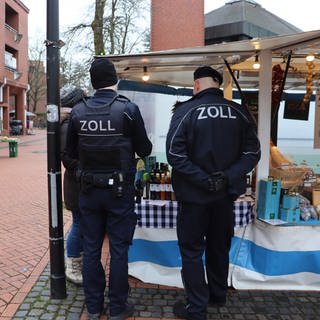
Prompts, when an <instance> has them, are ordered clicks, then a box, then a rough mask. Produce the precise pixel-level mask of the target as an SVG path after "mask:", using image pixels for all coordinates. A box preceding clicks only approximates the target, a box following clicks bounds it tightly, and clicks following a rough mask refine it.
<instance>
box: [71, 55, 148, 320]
mask: <svg viewBox="0 0 320 320" xmlns="http://www.w3.org/2000/svg"><path fill="white" fill-rule="evenodd" d="M90 77H91V83H92V86H93V88H94V89H95V90H96V91H95V94H94V96H92V97H90V98H88V99H86V100H84V102H82V103H80V104H78V105H77V106H75V107H74V108H73V109H72V113H71V119H70V122H69V127H68V135H67V146H66V150H67V152H68V154H69V155H70V157H71V158H73V159H79V169H78V179H79V181H80V187H81V191H80V195H79V208H80V227H81V232H82V235H83V250H84V255H83V288H84V293H85V303H86V307H87V311H88V317H89V319H99V318H100V315H101V313H102V312H103V310H104V307H105V306H104V291H105V287H106V281H105V273H104V269H103V267H102V265H101V262H100V259H101V248H102V244H103V241H104V237H105V230H107V234H108V239H109V251H110V272H109V290H108V296H109V319H111V320H123V319H126V318H128V317H130V316H132V315H133V313H134V308H133V305H132V304H130V303H129V302H128V301H127V299H128V293H129V284H128V248H129V245H130V244H131V241H132V237H133V233H134V229H135V225H136V221H137V217H136V214H135V212H134V205H135V204H134V195H135V188H134V177H135V171H136V166H135V154H137V156H138V157H141V158H143V157H146V156H148V155H149V154H150V153H151V150H152V144H151V142H150V140H149V139H148V137H147V133H146V129H145V125H144V121H143V119H142V116H141V114H140V111H139V108H138V106H137V105H136V104H134V103H132V102H130V101H129V100H128V99H127V98H125V97H123V96H119V95H118V94H117V82H118V77H117V74H116V70H115V67H114V65H113V63H112V62H111V61H110V60H109V59H107V58H106V57H103V58H97V59H95V60H94V61H93V62H92V64H91V68H90Z"/></svg>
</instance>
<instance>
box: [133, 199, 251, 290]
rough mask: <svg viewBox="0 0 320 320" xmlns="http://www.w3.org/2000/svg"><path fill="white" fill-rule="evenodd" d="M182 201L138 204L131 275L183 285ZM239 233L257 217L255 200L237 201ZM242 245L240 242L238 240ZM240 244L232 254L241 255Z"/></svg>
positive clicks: (236, 229) (236, 214)
mask: <svg viewBox="0 0 320 320" xmlns="http://www.w3.org/2000/svg"><path fill="white" fill-rule="evenodd" d="M177 210H178V204H177V202H175V201H151V200H150V201H142V203H141V204H137V205H136V213H137V215H138V225H137V228H136V230H135V234H134V239H133V244H132V246H131V247H130V250H129V274H130V275H132V276H134V277H136V278H138V279H140V280H142V281H144V282H148V283H155V284H162V285H170V286H176V287H180V288H182V282H181V277H180V269H181V257H180V253H179V247H178V244H177V236H176V229H175V227H176V216H177ZM234 211H235V234H237V233H238V232H240V234H241V236H242V233H243V229H244V228H243V227H244V226H246V225H247V224H249V223H251V222H252V220H253V219H254V217H255V215H254V199H253V198H251V197H247V198H243V199H241V200H239V201H236V202H235V204H234ZM237 245H238V243H237ZM237 252H238V251H237V247H235V248H234V249H232V250H231V256H234V255H236V254H237Z"/></svg>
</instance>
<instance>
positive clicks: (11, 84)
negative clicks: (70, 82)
mask: <svg viewBox="0 0 320 320" xmlns="http://www.w3.org/2000/svg"><path fill="white" fill-rule="evenodd" d="M28 13H29V9H28V8H27V7H26V6H25V5H24V4H23V3H22V2H21V1H20V0H1V1H0V134H1V135H9V134H10V114H9V113H10V111H11V110H14V111H15V119H16V120H20V121H21V124H22V131H23V132H25V127H26V120H25V109H26V92H27V90H28Z"/></svg>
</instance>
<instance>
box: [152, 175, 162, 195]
mask: <svg viewBox="0 0 320 320" xmlns="http://www.w3.org/2000/svg"><path fill="white" fill-rule="evenodd" d="M160 179H161V176H160V172H156V175H155V179H154V182H153V183H154V194H155V200H160Z"/></svg>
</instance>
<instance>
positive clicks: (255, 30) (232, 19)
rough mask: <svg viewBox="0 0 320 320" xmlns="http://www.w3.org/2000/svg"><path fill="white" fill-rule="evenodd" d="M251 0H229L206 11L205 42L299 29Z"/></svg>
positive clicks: (240, 38) (261, 36)
mask: <svg viewBox="0 0 320 320" xmlns="http://www.w3.org/2000/svg"><path fill="white" fill-rule="evenodd" d="M301 31H302V30H300V29H298V28H296V27H295V26H293V25H292V24H290V23H288V22H287V21H285V20H283V19H281V18H280V17H278V16H276V15H275V14H273V13H271V12H269V11H267V10H265V9H264V8H263V7H261V5H260V4H259V3H257V2H256V1H253V0H232V1H228V2H226V3H225V5H224V6H222V7H220V8H218V9H215V10H213V11H211V12H208V13H207V14H206V15H205V44H206V45H209V44H214V43H221V42H230V41H239V40H250V39H253V38H263V37H272V36H277V35H285V34H293V33H298V32H301Z"/></svg>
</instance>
